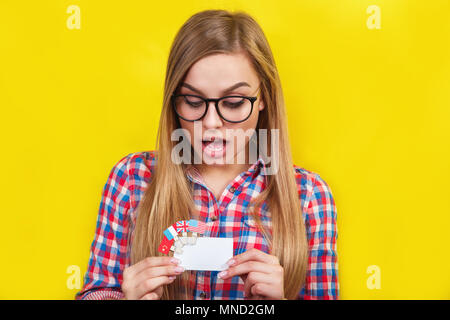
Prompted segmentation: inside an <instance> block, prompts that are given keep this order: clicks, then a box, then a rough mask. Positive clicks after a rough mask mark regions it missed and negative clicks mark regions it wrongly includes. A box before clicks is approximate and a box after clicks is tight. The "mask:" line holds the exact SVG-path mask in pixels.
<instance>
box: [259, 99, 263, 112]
mask: <svg viewBox="0 0 450 320" xmlns="http://www.w3.org/2000/svg"><path fill="white" fill-rule="evenodd" d="M263 109H264V102H262V101H261V102H260V103H259V105H258V110H259V111H262V110H263Z"/></svg>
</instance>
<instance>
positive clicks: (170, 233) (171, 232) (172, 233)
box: [164, 226, 178, 240]
mask: <svg viewBox="0 0 450 320" xmlns="http://www.w3.org/2000/svg"><path fill="white" fill-rule="evenodd" d="M164 235H165V236H166V238H167V240H172V239H175V240H178V233H177V231H176V230H175V229H174V227H173V226H170V227H168V228H167V229H166V230H164Z"/></svg>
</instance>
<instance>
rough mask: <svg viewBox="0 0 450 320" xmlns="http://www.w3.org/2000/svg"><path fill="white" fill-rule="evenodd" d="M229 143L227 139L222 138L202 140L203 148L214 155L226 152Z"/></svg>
mask: <svg viewBox="0 0 450 320" xmlns="http://www.w3.org/2000/svg"><path fill="white" fill-rule="evenodd" d="M227 143H228V141H227V140H224V139H221V138H211V139H207V140H202V150H203V151H204V152H205V153H207V154H209V155H210V156H212V157H215V156H220V155H222V154H223V153H224V151H225V149H226V147H227Z"/></svg>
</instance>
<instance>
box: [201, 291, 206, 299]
mask: <svg viewBox="0 0 450 320" xmlns="http://www.w3.org/2000/svg"><path fill="white" fill-rule="evenodd" d="M200 298H202V299H205V298H206V293H204V292H203V291H202V292H201V293H200Z"/></svg>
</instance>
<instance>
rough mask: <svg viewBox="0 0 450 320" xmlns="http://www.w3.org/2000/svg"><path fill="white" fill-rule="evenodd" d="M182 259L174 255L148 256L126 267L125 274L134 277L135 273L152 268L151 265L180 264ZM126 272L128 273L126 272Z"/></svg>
mask: <svg viewBox="0 0 450 320" xmlns="http://www.w3.org/2000/svg"><path fill="white" fill-rule="evenodd" d="M179 262H180V261H179V260H178V259H176V258H173V257H166V256H164V257H147V258H145V259H142V260H141V261H139V262H138V263H136V264H134V265H132V266H131V267H129V268H126V269H125V272H124V276H125V275H127V276H128V277H130V278H132V277H134V275H135V274H137V273H139V272H141V271H142V270H144V269H147V268H151V267H158V266H163V265H169V264H172V265H178V263H179ZM125 273H126V274H125Z"/></svg>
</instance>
